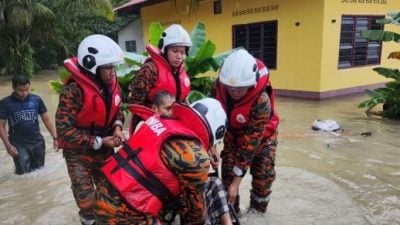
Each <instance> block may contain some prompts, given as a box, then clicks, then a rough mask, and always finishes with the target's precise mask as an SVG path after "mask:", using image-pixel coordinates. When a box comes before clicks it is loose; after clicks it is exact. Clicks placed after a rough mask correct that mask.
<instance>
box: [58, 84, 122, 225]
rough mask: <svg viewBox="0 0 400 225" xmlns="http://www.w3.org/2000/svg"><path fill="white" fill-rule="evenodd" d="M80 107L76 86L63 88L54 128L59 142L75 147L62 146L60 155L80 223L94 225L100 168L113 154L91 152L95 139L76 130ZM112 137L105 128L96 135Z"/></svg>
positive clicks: (80, 96)
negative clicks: (69, 182)
mask: <svg viewBox="0 0 400 225" xmlns="http://www.w3.org/2000/svg"><path fill="white" fill-rule="evenodd" d="M82 104H83V92H82V90H81V89H80V88H79V87H78V85H77V84H76V83H75V82H71V83H69V84H67V85H66V86H64V88H63V90H62V93H61V95H60V101H59V105H58V108H57V112H56V128H57V134H58V137H59V138H62V139H63V140H64V141H67V142H69V143H74V145H76V146H75V147H68V146H65V147H64V148H63V155H64V158H65V161H66V164H67V169H68V174H69V177H70V179H71V189H72V192H73V195H74V197H75V200H76V203H77V205H78V207H79V215H80V216H81V220H82V221H93V220H94V212H93V198H94V192H95V185H96V186H97V184H98V182H99V179H98V177H100V172H101V171H100V167H101V166H102V163H103V161H104V160H105V159H106V158H107V157H108V156H110V155H111V154H112V153H113V149H104V148H102V149H99V150H94V149H93V148H92V146H93V144H94V139H95V137H94V134H93V133H92V131H89V130H86V129H79V128H77V127H76V126H75V124H76V120H77V114H78V112H79V111H80V109H81V108H82ZM117 119H118V120H121V121H123V119H124V115H123V113H122V111H120V112H119V113H118V114H117V115H116V118H115V120H117ZM101 133H102V134H101ZM111 133H112V130H111V129H110V128H108V129H105V130H103V131H101V132H99V133H96V135H97V136H105V135H110V134H111ZM89 224H90V223H89Z"/></svg>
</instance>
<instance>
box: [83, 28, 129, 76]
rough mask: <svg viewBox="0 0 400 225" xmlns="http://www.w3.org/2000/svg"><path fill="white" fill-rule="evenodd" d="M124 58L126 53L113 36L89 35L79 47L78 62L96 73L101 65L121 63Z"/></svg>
mask: <svg viewBox="0 0 400 225" xmlns="http://www.w3.org/2000/svg"><path fill="white" fill-rule="evenodd" d="M123 60H124V53H123V51H122V49H121V48H120V47H119V45H118V44H117V43H115V42H114V41H113V40H112V39H111V38H109V37H107V36H105V35H101V34H94V35H90V36H87V37H86V38H85V39H83V40H82V42H81V43H80V44H79V47H78V63H79V65H81V66H82V67H83V68H84V69H86V70H87V71H89V72H91V73H92V74H96V69H97V67H99V66H102V65H106V64H119V63H122V62H123Z"/></svg>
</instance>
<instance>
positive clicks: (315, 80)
mask: <svg viewBox="0 0 400 225" xmlns="http://www.w3.org/2000/svg"><path fill="white" fill-rule="evenodd" d="M346 1H349V2H354V1H357V2H358V1H386V2H387V4H372V3H368V4H365V3H364V4H361V3H360V4H359V3H345V2H346ZM177 2H178V4H177V5H178V7H179V8H177V9H174V7H173V6H172V5H171V3H170V1H166V2H162V3H159V4H156V5H152V6H148V7H144V8H142V10H141V18H142V26H143V29H144V37H145V40H148V27H149V25H150V23H151V22H153V21H159V22H161V23H162V24H163V27H164V28H166V27H167V26H168V25H169V24H171V23H180V24H182V26H184V27H185V28H186V29H187V30H188V31H189V32H190V31H191V30H192V28H193V27H194V26H195V24H196V23H197V22H199V21H200V22H202V23H204V24H205V27H206V32H207V38H208V39H209V40H211V41H213V42H214V43H215V44H216V46H217V53H221V52H224V51H227V50H230V49H231V48H232V25H236V24H247V23H254V22H263V21H273V20H277V21H278V43H277V68H276V69H273V70H270V72H271V80H272V82H273V85H274V87H275V88H276V89H283V90H294V91H306V92H324V91H330V90H337V89H342V88H348V87H355V86H361V85H367V84H374V83H379V82H383V81H385V79H382V78H381V77H380V76H379V75H377V74H376V73H375V72H373V71H372V68H373V66H366V67H357V68H352V69H341V70H338V69H337V65H338V54H339V37H340V20H341V15H342V14H364V15H370V14H372V15H384V14H386V13H387V12H388V11H391V10H392V9H399V8H400V0H222V13H221V14H217V15H214V11H213V2H214V1H213V0H204V1H202V2H201V3H200V6H199V9H198V10H197V11H196V12H194V13H191V14H190V15H188V14H187V8H185V6H184V3H183V1H182V0H178V1H177ZM259 7H265V8H264V9H266V8H267V7H268V9H269V10H264V12H259V13H245V14H244V15H237V12H238V11H239V12H240V11H242V10H247V9H254V8H259ZM272 9H273V10H272ZM332 19H335V20H336V22H335V23H332ZM296 23H298V25H296ZM388 28H389V26H386V29H388ZM395 46H396V45H395V44H389V43H384V44H383V51H382V66H389V65H391V66H395V65H396V63H394V62H393V60H392V61H389V60H386V56H387V55H388V54H389V52H390V51H391V50H393V49H394V48H395Z"/></svg>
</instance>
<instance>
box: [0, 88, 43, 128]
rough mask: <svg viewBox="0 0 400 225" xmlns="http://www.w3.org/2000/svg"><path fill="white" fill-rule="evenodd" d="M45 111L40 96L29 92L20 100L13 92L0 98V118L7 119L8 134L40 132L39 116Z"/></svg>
mask: <svg viewBox="0 0 400 225" xmlns="http://www.w3.org/2000/svg"><path fill="white" fill-rule="evenodd" d="M45 112H47V109H46V106H45V105H44V103H43V100H42V98H40V97H39V96H38V95H35V94H29V95H28V97H26V99H25V100H23V101H21V100H20V99H18V98H17V97H15V96H14V95H13V94H11V95H10V96H8V97H5V98H3V99H1V100H0V119H2V120H7V121H8V127H9V130H8V133H9V135H32V134H37V133H40V128H39V116H40V115H41V114H43V113H45Z"/></svg>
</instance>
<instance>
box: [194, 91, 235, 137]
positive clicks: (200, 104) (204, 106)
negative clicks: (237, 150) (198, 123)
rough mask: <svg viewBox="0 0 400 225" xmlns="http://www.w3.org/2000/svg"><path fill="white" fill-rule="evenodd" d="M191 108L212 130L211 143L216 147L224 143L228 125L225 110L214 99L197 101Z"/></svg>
mask: <svg viewBox="0 0 400 225" xmlns="http://www.w3.org/2000/svg"><path fill="white" fill-rule="evenodd" d="M190 106H191V107H192V108H193V109H195V111H196V112H197V113H199V114H200V115H201V116H202V118H203V119H204V120H205V121H206V123H207V124H208V127H209V129H210V132H211V135H210V138H211V139H210V142H211V143H212V144H213V145H215V144H218V143H220V142H221V141H222V139H223V137H224V135H225V132H226V129H227V127H226V125H227V117H226V113H225V110H224V108H222V105H221V103H220V102H219V101H217V100H216V99H214V98H203V99H201V100H198V101H195V102H193V103H192V104H190Z"/></svg>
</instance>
